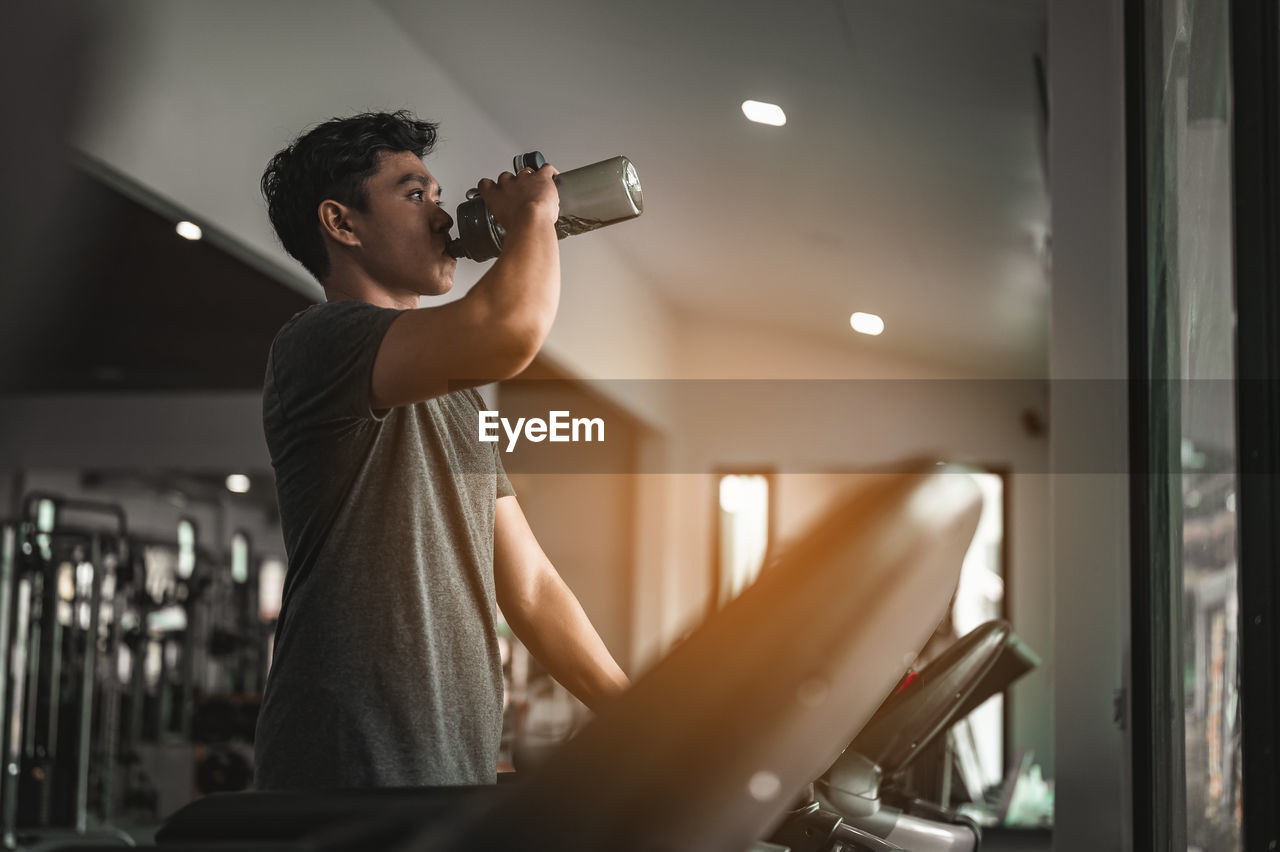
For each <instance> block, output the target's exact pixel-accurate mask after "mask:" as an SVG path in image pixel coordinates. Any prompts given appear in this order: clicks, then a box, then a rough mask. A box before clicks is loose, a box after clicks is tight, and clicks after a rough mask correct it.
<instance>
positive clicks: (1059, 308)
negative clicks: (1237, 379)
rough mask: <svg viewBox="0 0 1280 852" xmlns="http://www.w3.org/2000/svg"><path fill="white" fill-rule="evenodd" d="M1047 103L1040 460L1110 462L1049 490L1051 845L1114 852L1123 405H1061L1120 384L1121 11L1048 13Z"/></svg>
mask: <svg viewBox="0 0 1280 852" xmlns="http://www.w3.org/2000/svg"><path fill="white" fill-rule="evenodd" d="M1049 103H1050V114H1051V121H1050V134H1049V136H1050V138H1049V152H1050V157H1049V167H1050V185H1051V187H1052V198H1053V202H1052V212H1053V255H1054V272H1053V292H1052V309H1051V312H1050V317H1051V322H1052V325H1051V334H1050V338H1051V346H1050V357H1049V364H1050V377H1051V379H1052V382H1053V384H1052V396H1051V410H1052V414H1051V422H1050V436H1051V437H1050V457H1051V460H1052V463H1053V464H1054V466H1055V468H1056V469H1058V470H1061V471H1065V470H1068V469H1071V468H1073V467H1074V466H1075V461H1076V460H1078V459H1080V458H1082V457H1086V456H1087V457H1090V458H1093V459H1095V460H1101V459H1106V458H1109V459H1110V460H1111V463H1110V464H1108V465H1096V466H1095V469H1096V470H1098V471H1100V472H1097V473H1076V474H1067V473H1060V474H1058V475H1055V476H1054V477H1053V478H1052V480H1051V483H1050V495H1049V498H1050V512H1051V514H1052V518H1053V526H1052V556H1053V563H1052V565H1053V567H1052V572H1053V631H1054V635H1053V648H1054V671H1053V692H1054V719H1055V722H1054V729H1053V730H1054V747H1055V748H1054V750H1055V754H1056V762H1055V766H1056V771H1055V782H1056V791H1055V792H1056V800H1055V803H1056V814H1055V835H1054V845H1055V848H1057V849H1061V850H1077V849H1091V850H1119V849H1127V848H1128V847H1129V843H1130V837H1131V831H1130V828H1129V807H1128V802H1129V798H1130V797H1129V790H1128V789H1127V786H1126V781H1125V778H1126V773H1127V767H1128V765H1129V760H1128V745H1127V743H1126V742H1125V739H1124V737H1122V735H1121V731H1120V730H1119V728H1118V726H1117V724H1116V722H1115V721H1114V716H1115V700H1116V697H1117V695H1118V694H1119V692H1120V691H1121V690H1122V689H1124V688H1126V687H1127V684H1126V683H1125V679H1124V675H1123V660H1124V657H1125V655H1126V654H1127V652H1128V630H1129V592H1128V583H1129V552H1128V548H1129V535H1128V533H1129V511H1128V510H1129V500H1128V497H1129V495H1128V478H1127V476H1125V475H1124V474H1123V473H1122V471H1123V470H1125V461H1126V459H1127V451H1126V447H1127V441H1128V416H1127V411H1126V410H1125V406H1124V398H1123V395H1122V394H1120V395H1115V397H1114V399H1113V400H1112V401H1111V403H1109V404H1093V405H1079V404H1072V399H1073V387H1072V385H1071V384H1070V382H1069V380H1072V379H1113V380H1123V379H1125V378H1126V376H1127V374H1128V367H1127V360H1128V359H1127V352H1126V331H1127V328H1126V318H1127V311H1126V287H1125V194H1124V186H1125V157H1124V51H1123V20H1122V4H1120V3H1116V2H1110V0H1050V2H1049ZM1107 470H1110V471H1112V472H1110V473H1108V472H1105V471H1107ZM1142 783H1145V780H1144V781H1143V782H1142Z"/></svg>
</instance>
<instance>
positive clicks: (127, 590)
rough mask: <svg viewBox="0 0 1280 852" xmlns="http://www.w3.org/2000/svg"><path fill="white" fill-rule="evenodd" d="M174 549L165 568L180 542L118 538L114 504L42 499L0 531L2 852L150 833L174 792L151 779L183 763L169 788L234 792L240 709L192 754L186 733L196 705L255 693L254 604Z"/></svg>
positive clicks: (245, 705)
mask: <svg viewBox="0 0 1280 852" xmlns="http://www.w3.org/2000/svg"><path fill="white" fill-rule="evenodd" d="M68 519H70V521H71V522H69V521H68ZM180 538H181V536H180ZM188 539H189V540H188V542H187V545H188V547H187V549H188V552H187V554H186V556H185V565H186V566H187V567H189V569H190V570H189V571H185V572H184V571H178V570H176V566H177V565H178V563H179V562H180V561H183V560H184V557H183V556H182V547H181V542H179V545H177V546H175V545H174V543H172V542H156V541H146V540H143V539H140V538H139V537H137V536H135V535H131V534H130V533H129V531H128V527H127V523H126V519H125V514H124V512H123V510H122V509H121V508H120V507H119V506H117V505H115V504H111V503H102V502H96V501H87V500H69V499H64V498H62V497H60V496H57V495H52V494H44V493H34V494H29V495H27V496H26V497H25V498H24V500H23V501H22V515H21V517H20V518H19V519H18V520H16V521H13V522H9V523H4V524H0V713H2V714H3V716H4V720H3V721H4V722H5V724H4V725H3V727H2V729H0V730H2V731H3V735H2V736H0V754H2V756H3V763H2V764H0V768H2V769H3V772H0V842H3V844H4V845H5V848H27V849H36V848H39V849H44V848H52V847H50V844H55V845H56V844H58V843H65V842H69V841H68V838H74V839H75V841H76V842H75V845H76V847H77V848H87V847H85V844H86V843H88V842H91V841H96V842H107V841H112V842H113V843H115V842H120V841H121V837H122V835H121V833H120V831H119V829H117V828H113V827H111V824H112V823H113V822H116V821H118V820H121V819H123V820H125V821H126V822H134V821H137V820H138V819H143V820H146V819H148V818H149V819H151V820H153V821H154V820H155V818H156V817H157V816H158V814H157V808H158V807H163V806H164V801H165V798H166V795H168V794H169V791H168V790H167V789H166V788H167V787H172V786H174V784H173V783H172V781H167V780H166V779H165V777H164V775H163V774H160V775H157V774H156V773H157V772H158V771H160V772H162V773H163V771H164V770H166V766H165V758H166V757H171V756H173V755H179V756H181V754H182V753H183V752H184V751H185V753H186V756H187V757H186V760H187V765H188V767H189V768H194V770H195V771H188V772H187V773H186V775H189V776H191V777H190V778H189V779H182V778H181V775H182V772H181V769H180V768H179V770H178V771H177V773H174V772H173V771H172V770H169V771H168V774H169V775H171V776H175V777H177V778H178V780H179V781H180V782H185V783H189V784H192V785H194V784H196V783H199V784H201V785H203V786H204V787H205V788H209V789H230V788H237V789H241V788H243V787H244V786H245V784H246V783H247V781H248V777H249V774H250V772H251V770H250V765H251V763H250V760H249V759H248V757H247V755H248V753H249V748H250V747H249V746H248V745H247V741H248V740H251V739H252V729H253V723H254V719H255V718H256V701H254V700H253V698H254V697H253V696H244V695H240V696H236V697H235V700H234V702H229V703H228V702H224V703H226V708H225V709H226V711H227V713H224V714H223V715H227V714H230V715H231V716H232V717H233V721H232V724H231V725H229V726H228V725H225V724H216V725H213V726H211V727H207V728H206V729H205V730H204V731H202V733H203V735H204V737H205V742H204V743H203V744H202V745H199V746H197V745H195V744H194V743H193V742H192V741H191V734H192V733H193V731H192V727H193V721H194V718H195V712H196V709H197V700H196V699H197V698H199V699H200V704H201V706H202V707H210V708H219V707H220V706H221V705H220V704H219V702H218V700H217V698H216V696H217V695H220V694H225V693H226V692H228V691H230V690H232V689H244V688H245V686H246V685H249V686H250V687H251V686H252V685H253V684H256V683H259V682H260V680H261V673H260V672H257V671H256V670H255V668H256V667H257V666H259V665H261V664H262V662H263V660H262V654H261V652H260V650H259V648H258V645H259V643H258V641H257V635H256V634H257V633H258V632H260V628H259V626H258V624H257V619H256V600H255V599H254V595H253V593H252V591H250V590H247V589H246V588H245V584H244V583H239V584H237V583H234V582H233V581H232V579H231V575H230V572H229V571H222V572H219V570H218V569H219V568H220V567H225V566H219V565H217V564H215V562H216V560H214V559H213V558H211V557H210V556H209V555H208V554H206V553H204V552H203V551H200V550H199V549H198V548H196V547H195V542H194V538H193V537H190V536H188ZM244 555H245V556H247V553H246V554H244ZM222 574H225V575H226V577H222ZM250 577H251V572H245V578H244V579H245V580H246V581H247V580H249V579H250ZM223 580H225V582H222V581H223ZM249 608H252V612H253V615H251V614H250V611H249ZM254 628H259V629H258V630H256V631H255V629H254ZM148 660H150V665H149V664H148ZM211 696H212V697H211ZM215 712H217V711H216V710H215ZM228 731H230V737H229V739H228V740H226V741H223V740H220V739H218V738H217V737H221V736H222V734H224V733H226V732H228ZM246 732H247V733H246ZM215 734H216V735H217V736H216V737H215ZM195 755H201V756H202V757H203V763H202V764H200V765H198V766H196V765H194V756H195ZM148 758H150V759H148ZM169 763H173V761H172V760H169ZM149 773H150V774H149ZM153 776H154V778H155V780H156V781H159V782H160V783H158V784H157V783H153ZM237 785H238V786H237ZM179 796H180V797H181V798H180V802H185V801H187V800H188V799H187V798H186V797H185V796H183V795H182V794H179ZM177 806H178V803H176V802H175V803H173V804H172V805H170V806H169V808H170V809H172V808H175V807H177ZM125 839H127V838H125ZM129 845H133V842H132V841H130V842H129Z"/></svg>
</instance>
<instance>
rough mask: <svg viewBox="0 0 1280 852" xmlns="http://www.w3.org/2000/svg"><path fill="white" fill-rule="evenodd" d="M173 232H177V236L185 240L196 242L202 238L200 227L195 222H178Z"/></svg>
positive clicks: (202, 232)
mask: <svg viewBox="0 0 1280 852" xmlns="http://www.w3.org/2000/svg"><path fill="white" fill-rule="evenodd" d="M175 230H176V231H177V232H178V236H180V237H182V238H183V239H187V240H198V239H200V238H201V237H203V236H204V231H202V230H200V226H199V225H197V224H196V223H195V222H187V221H182V222H179V223H178V227H177V228H176V229H175Z"/></svg>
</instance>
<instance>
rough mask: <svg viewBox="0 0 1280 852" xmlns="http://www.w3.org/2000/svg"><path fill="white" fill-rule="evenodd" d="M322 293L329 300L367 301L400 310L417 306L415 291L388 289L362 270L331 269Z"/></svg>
mask: <svg viewBox="0 0 1280 852" xmlns="http://www.w3.org/2000/svg"><path fill="white" fill-rule="evenodd" d="M324 295H325V299H326V300H328V301H330V302H368V303H369V304H371V305H377V306H378V307H381V308H395V309H397V310H402V311H403V310H412V309H413V308H416V307H418V294H417V293H414V292H412V291H410V290H404V291H399V290H390V289H388V288H386V287H384V286H383V285H382V284H380V283H378V282H377V281H375V280H374V279H372V278H370V277H369V276H368V275H366V274H365V273H364V270H350V269H345V270H339V269H333V270H331V271H330V273H329V276H328V277H327V278H326V279H325V282H324Z"/></svg>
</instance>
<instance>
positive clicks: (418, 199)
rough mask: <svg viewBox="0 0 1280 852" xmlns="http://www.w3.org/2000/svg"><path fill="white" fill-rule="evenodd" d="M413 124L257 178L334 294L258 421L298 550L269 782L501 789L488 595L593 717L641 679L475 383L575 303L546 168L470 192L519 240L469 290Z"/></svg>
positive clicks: (333, 135)
mask: <svg viewBox="0 0 1280 852" xmlns="http://www.w3.org/2000/svg"><path fill="white" fill-rule="evenodd" d="M435 131H436V125H434V124H431V123H428V122H423V121H418V120H416V119H415V118H414V117H413V116H411V115H410V114H408V113H407V112H404V111H401V112H396V113H370V114H364V115H357V116H354V117H352V118H346V119H334V120H332V121H329V122H326V123H324V124H321V125H319V126H318V127H316V128H315V129H313V130H311V131H309V132H308V133H306V134H305V135H303V136H301V137H300V138H299V139H298V140H297V141H295V142H294V143H293V144H292V145H291V146H289V147H288V148H286V149H285V150H283V151H281V152H280V153H279V154H277V155H276V156H275V158H274V159H273V160H272V161H271V164H270V165H269V166H268V168H267V171H266V173H265V174H264V175H263V177H262V190H263V194H264V196H265V197H266V199H267V204H268V209H269V213H270V217H271V222H272V224H273V225H274V226H275V229H276V233H277V234H278V236H279V237H280V240H281V242H282V243H283V244H284V247H285V249H286V250H288V252H289V253H290V254H291V255H293V256H294V257H295V258H297V259H298V260H299V261H300V262H301V263H302V264H303V266H305V267H306V268H307V269H308V270H309V271H310V272H311V274H312V275H314V276H315V277H316V279H317V280H318V281H319V282H320V283H321V285H323V287H324V290H325V295H326V297H327V301H326V302H325V303H323V304H319V305H315V306H313V307H310V308H308V309H307V310H305V311H303V312H301V313H299V314H298V315H296V316H295V317H293V319H291V320H290V321H289V322H288V323H287V324H286V325H285V327H284V328H283V329H281V331H280V333H279V334H278V335H277V336H276V339H275V341H274V343H273V344H272V347H271V355H270V358H269V361H268V364H267V373H266V379H265V384H264V388H263V422H264V428H265V431H266V438H267V444H268V447H269V449H270V451H271V460H272V465H273V466H274V468H275V471H276V489H277V494H278V497H279V503H280V520H281V526H282V528H283V531H284V536H285V543H286V546H287V550H288V555H289V570H288V575H287V578H286V582H285V590H284V603H283V606H282V608H281V611H280V619H279V622H278V625H277V628H276V643H275V654H274V660H273V664H272V668H271V674H270V677H269V679H268V682H267V688H266V694H265V695H264V697H263V704H262V713H261V716H260V718H259V721H258V733H257V742H256V744H255V754H256V763H257V778H256V783H257V786H258V787H259V788H262V789H282V788H322V787H327V788H335V787H370V786H408V785H439V784H483V783H492V782H493V781H494V780H495V777H496V765H497V754H498V745H499V737H500V734H501V728H502V689H503V687H502V673H501V663H500V660H499V652H498V643H497V633H496V615H495V603H496V604H498V605H500V606H501V607H502V612H503V614H504V615H505V616H506V618H507V621H508V623H509V624H510V625H511V627H512V629H513V630H514V631H515V633H516V635H517V636H518V637H519V638H520V639H521V641H523V642H524V643H525V645H526V646H528V648H529V649H530V650H531V651H532V652H533V654H534V656H535V657H537V658H538V660H539V661H540V662H541V663H542V664H543V665H544V666H545V667H546V668H547V669H548V670H549V671H550V672H551V674H552V675H554V676H555V677H556V678H557V679H558V680H559V681H560V682H561V683H563V684H564V685H565V686H566V687H568V688H569V689H570V691H572V692H573V693H574V694H575V695H576V696H577V697H578V698H579V699H581V700H582V701H583V702H584V703H586V704H587V705H588V706H597V705H598V704H599V703H600V702H601V701H603V700H604V699H606V698H608V697H609V696H611V695H613V694H616V693H617V692H619V691H621V690H622V689H624V688H625V687H626V685H627V679H626V677H625V676H624V675H623V673H622V671H621V669H619V667H618V665H617V664H616V663H615V662H614V660H613V658H612V657H611V656H610V655H609V652H608V651H607V650H606V649H605V646H604V643H603V642H601V640H600V638H599V636H598V635H597V634H596V631H595V630H594V628H593V627H592V626H591V624H590V622H589V621H588V620H587V617H586V615H585V614H584V613H583V611H582V607H581V606H580V605H579V604H578V601H577V600H576V599H575V598H574V596H573V594H572V593H571V592H570V591H569V589H568V588H567V587H566V586H565V584H564V583H563V582H562V581H561V579H560V577H559V576H558V575H557V574H556V572H555V569H554V568H553V567H552V566H551V564H550V562H549V561H548V560H547V557H546V556H545V555H544V554H543V552H542V549H541V548H540V547H539V546H538V542H537V540H536V539H535V538H534V536H533V533H532V532H531V531H530V530H529V525H528V524H527V523H526V521H525V518H524V514H523V513H522V512H521V510H520V505H519V504H518V503H517V502H516V498H515V495H514V492H513V490H512V488H511V485H510V483H509V482H508V481H507V477H506V474H505V473H504V472H503V469H502V462H501V459H500V457H499V455H498V450H497V445H496V444H492V443H481V442H480V441H479V440H478V411H479V408H480V405H481V401H480V398H479V395H478V394H477V393H476V391H475V390H474V389H473V387H474V386H475V385H477V384H481V383H483V382H486V381H493V380H497V379H506V378H510V377H512V376H514V375H516V374H517V373H519V372H521V371H522V370H523V369H524V368H525V367H526V366H527V365H528V364H529V362H530V361H531V360H532V359H533V357H534V355H535V354H537V352H538V349H539V348H540V347H541V345H542V343H543V340H544V339H545V338H546V336H547V333H548V331H549V330H550V328H551V322H552V320H553V319H554V317H555V312H556V305H557V302H558V299H559V291H560V260H559V247H558V243H557V241H556V234H555V230H554V227H553V225H554V222H555V220H556V217H557V215H558V196H557V193H556V188H555V185H554V183H553V182H552V177H553V176H554V175H555V174H556V172H555V169H554V168H552V167H550V166H544V167H543V168H541V169H539V170H537V171H534V170H532V169H524V170H521V172H520V173H519V174H517V175H512V174H510V173H503V174H502V175H500V176H499V177H498V179H497V181H491V180H488V179H485V180H482V181H480V183H479V186H478V190H479V192H480V195H481V196H482V197H483V198H484V200H485V203H486V204H487V205H488V207H489V209H490V210H491V211H492V212H493V215H494V216H495V217H496V218H497V220H498V221H499V222H500V223H501V224H502V225H503V227H504V228H505V229H506V232H507V233H506V239H505V244H504V248H503V252H502V255H501V256H500V257H499V258H498V259H497V260H496V261H495V262H494V264H493V266H492V268H491V269H490V270H489V271H488V272H487V273H486V274H485V275H484V277H482V278H481V279H480V281H479V282H478V283H477V284H476V286H475V287H474V288H472V290H471V291H470V292H468V293H467V295H466V296H465V297H463V298H462V299H459V300H457V301H455V302H452V303H450V304H447V305H443V306H440V307H432V308H419V307H418V297H419V296H421V295H439V294H441V293H445V292H448V290H449V289H450V288H451V287H452V286H453V271H454V265H455V261H454V259H453V258H452V257H450V256H449V255H448V254H447V253H446V252H445V247H446V244H447V242H448V239H449V229H450V228H451V227H452V225H453V220H452V218H451V217H450V216H449V214H448V213H446V212H445V210H444V209H443V206H442V202H441V201H440V187H439V185H438V184H437V182H436V180H435V179H434V178H433V177H432V176H431V173H430V172H429V171H428V170H427V169H426V167H425V166H424V165H423V162H422V157H423V156H425V155H426V153H427V152H429V151H430V150H431V148H432V146H433V145H434V142H435Z"/></svg>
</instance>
